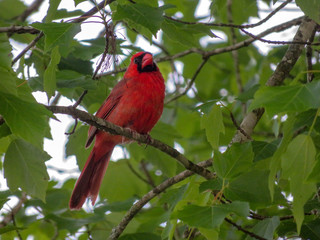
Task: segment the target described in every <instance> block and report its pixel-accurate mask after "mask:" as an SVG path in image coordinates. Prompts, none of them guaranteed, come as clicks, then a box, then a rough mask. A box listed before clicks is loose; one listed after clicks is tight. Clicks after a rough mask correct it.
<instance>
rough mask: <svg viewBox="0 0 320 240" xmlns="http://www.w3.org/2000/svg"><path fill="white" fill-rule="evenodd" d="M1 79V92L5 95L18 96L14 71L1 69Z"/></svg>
mask: <svg viewBox="0 0 320 240" xmlns="http://www.w3.org/2000/svg"><path fill="white" fill-rule="evenodd" d="M0 55H1V49H0ZM0 58H1V56H0ZM0 64H1V62H0ZM0 77H1V81H0V91H1V92H4V93H10V94H12V95H17V86H16V76H15V75H14V74H13V73H12V71H8V70H7V69H5V68H3V67H0Z"/></svg>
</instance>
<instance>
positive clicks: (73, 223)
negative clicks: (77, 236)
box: [46, 214, 103, 234]
mask: <svg viewBox="0 0 320 240" xmlns="http://www.w3.org/2000/svg"><path fill="white" fill-rule="evenodd" d="M46 219H50V220H53V221H54V222H56V224H57V228H58V229H59V230H61V229H67V230H69V231H70V233H71V234H74V233H76V231H77V230H78V229H79V228H81V227H83V226H84V225H87V224H89V223H95V222H98V221H102V220H103V216H99V215H94V216H89V217H86V218H71V217H62V216H58V215H55V214H49V215H47V216H46Z"/></svg>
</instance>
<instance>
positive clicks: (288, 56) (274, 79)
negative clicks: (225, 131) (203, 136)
mask: <svg viewBox="0 0 320 240" xmlns="http://www.w3.org/2000/svg"><path fill="white" fill-rule="evenodd" d="M302 19H303V21H302V22H301V24H300V27H299V29H298V31H297V32H296V34H295V36H294V38H293V42H306V41H308V39H310V36H311V34H312V32H313V30H314V28H316V26H317V24H316V23H315V22H314V21H312V20H310V19H308V18H305V17H303V18H302ZM258 36H259V35H258ZM259 37H261V36H259ZM303 48H304V46H303V45H301V44H293V45H290V46H289V48H288V50H287V52H286V53H285V55H284V56H283V58H282V60H281V62H280V63H279V64H278V66H277V67H276V70H275V71H274V72H273V74H272V75H271V76H270V78H269V79H268V81H267V83H266V85H267V86H278V85H281V84H282V83H283V81H284V80H285V78H286V77H287V76H288V75H289V73H290V71H291V69H292V68H293V66H294V65H295V63H296V62H297V60H298V58H299V57H300V55H301V52H302V49H303ZM263 113H264V109H263V108H258V109H254V110H253V111H252V112H249V113H248V114H247V115H246V116H245V118H244V119H243V120H242V122H241V124H240V127H241V129H243V130H244V131H245V132H246V133H247V134H248V135H249V136H251V134H252V132H253V129H254V128H255V126H256V125H257V123H258V122H259V120H260V118H261V117H262V115H263ZM247 140H248V138H247V136H245V135H244V134H242V133H241V132H240V131H237V133H236V134H235V135H234V137H233V139H232V141H231V143H230V144H232V143H234V142H243V141H247Z"/></svg>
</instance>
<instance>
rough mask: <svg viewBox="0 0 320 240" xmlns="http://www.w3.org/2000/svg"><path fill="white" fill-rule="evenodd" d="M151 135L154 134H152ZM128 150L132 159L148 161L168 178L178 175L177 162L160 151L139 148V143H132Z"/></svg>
mask: <svg viewBox="0 0 320 240" xmlns="http://www.w3.org/2000/svg"><path fill="white" fill-rule="evenodd" d="M151 135H153V134H152V133H151ZM126 148H127V149H128V150H129V152H130V156H131V158H133V159H135V160H136V161H137V162H140V161H141V160H147V161H148V162H150V163H152V164H153V165H154V166H155V167H156V169H159V170H161V171H162V172H163V173H164V174H165V175H166V176H168V177H171V176H174V175H175V174H176V170H177V162H176V161H175V160H174V159H172V157H170V156H168V155H167V154H165V153H163V152H161V151H160V150H158V149H155V148H153V147H144V146H139V145H138V144H137V143H132V144H130V145H128V146H126Z"/></svg>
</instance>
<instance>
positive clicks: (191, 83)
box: [165, 58, 209, 104]
mask: <svg viewBox="0 0 320 240" xmlns="http://www.w3.org/2000/svg"><path fill="white" fill-rule="evenodd" d="M208 59H209V58H204V59H203V61H202V62H201V63H200V65H199V66H198V68H197V70H196V71H195V73H194V74H193V76H192V78H191V80H190V81H189V83H188V85H187V86H186V88H185V89H184V90H183V91H182V92H181V93H179V94H177V95H176V96H174V97H173V98H171V99H169V100H168V101H166V102H165V104H168V103H170V102H172V101H175V100H177V99H178V98H180V97H182V96H184V95H186V94H187V92H188V91H189V90H190V88H191V87H192V85H193V83H194V82H195V80H196V78H197V76H198V75H199V73H200V71H201V69H202V68H203V67H204V65H205V64H206V63H207V61H208Z"/></svg>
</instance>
